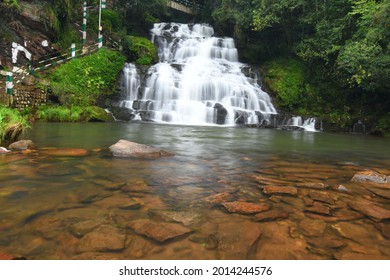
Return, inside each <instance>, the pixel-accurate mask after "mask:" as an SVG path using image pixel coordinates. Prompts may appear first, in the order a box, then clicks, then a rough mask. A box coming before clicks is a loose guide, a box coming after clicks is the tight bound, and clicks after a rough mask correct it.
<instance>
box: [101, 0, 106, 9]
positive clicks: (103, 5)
mask: <svg viewBox="0 0 390 280" xmlns="http://www.w3.org/2000/svg"><path fill="white" fill-rule="evenodd" d="M106 8H107V3H106V0H102V10H105V9H106Z"/></svg>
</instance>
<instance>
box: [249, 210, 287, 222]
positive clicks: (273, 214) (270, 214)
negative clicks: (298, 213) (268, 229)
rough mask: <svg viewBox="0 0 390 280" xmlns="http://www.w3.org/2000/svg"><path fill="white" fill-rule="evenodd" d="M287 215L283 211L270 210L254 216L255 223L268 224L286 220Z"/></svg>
mask: <svg viewBox="0 0 390 280" xmlns="http://www.w3.org/2000/svg"><path fill="white" fill-rule="evenodd" d="M288 216H289V214H288V213H287V212H285V211H283V210H278V209H275V210H270V211H266V212H262V213H259V214H256V215H255V221H256V222H269V221H277V220H283V219H287V218H288Z"/></svg>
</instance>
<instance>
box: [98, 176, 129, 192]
mask: <svg viewBox="0 0 390 280" xmlns="http://www.w3.org/2000/svg"><path fill="white" fill-rule="evenodd" d="M93 182H94V183H95V184H96V185H98V186H101V187H103V188H104V189H106V190H110V191H115V190H119V189H121V188H122V187H123V186H124V185H125V184H126V182H124V181H122V180H121V179H119V178H110V177H98V178H96V179H95V180H93Z"/></svg>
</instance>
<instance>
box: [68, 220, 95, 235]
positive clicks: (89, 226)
mask: <svg viewBox="0 0 390 280" xmlns="http://www.w3.org/2000/svg"><path fill="white" fill-rule="evenodd" d="M101 224H102V221H99V220H87V221H82V222H78V223H75V224H73V225H71V226H70V227H69V231H70V232H71V233H72V234H73V235H74V236H76V237H77V238H81V237H83V236H84V235H86V234H87V233H89V232H91V231H92V230H94V229H95V228H97V227H98V226H100V225H101Z"/></svg>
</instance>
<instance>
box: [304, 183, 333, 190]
mask: <svg viewBox="0 0 390 280" xmlns="http://www.w3.org/2000/svg"><path fill="white" fill-rule="evenodd" d="M296 186H297V187H298V188H308V189H316V190H326V189H328V188H329V185H327V184H324V183H298V184H296Z"/></svg>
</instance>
